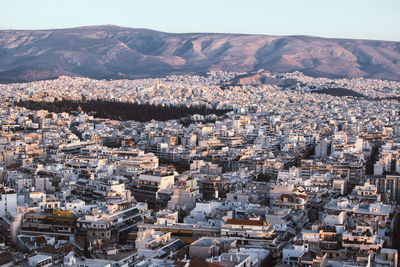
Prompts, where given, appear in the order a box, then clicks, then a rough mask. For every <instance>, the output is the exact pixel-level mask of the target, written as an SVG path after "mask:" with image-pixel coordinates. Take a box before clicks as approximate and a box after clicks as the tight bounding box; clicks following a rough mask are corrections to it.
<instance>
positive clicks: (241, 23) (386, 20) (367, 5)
mask: <svg viewBox="0 0 400 267" xmlns="http://www.w3.org/2000/svg"><path fill="white" fill-rule="evenodd" d="M103 24H115V25H119V26H126V27H133V28H149V29H155V30H161V31H167V32H229V33H259V34H271V35H314V36H322V37H341V38H361V39H379V40H395V41H400V0H275V1H270V0H247V1H244V0H240V1H239V0H212V1H211V0H202V1H192V0H107V1H106V0H0V29H53V28H69V27H78V26H89V25H103Z"/></svg>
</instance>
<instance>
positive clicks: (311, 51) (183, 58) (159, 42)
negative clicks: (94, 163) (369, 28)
mask: <svg viewBox="0 0 400 267" xmlns="http://www.w3.org/2000/svg"><path fill="white" fill-rule="evenodd" d="M258 69H265V70H270V71H273V72H292V71H296V70H297V71H301V72H303V73H304V74H306V75H310V76H314V77H330V78H341V77H348V78H352V77H365V78H376V79H387V80H396V81H400V42H392V41H374V40H353V39H329V38H320V37H312V36H269V35H255V34H225V33H183V34H177V33H165V32H159V31H153V30H148V29H136V28H123V27H118V26H113V25H106V26H91V27H79V28H71V29H56V30H1V31H0V82H3V83H7V82H25V81H33V80H42V79H52V78H56V77H58V76H60V75H72V76H85V77H90V78H96V79H122V78H127V79H135V78H147V77H158V76H165V75H169V74H203V73H206V72H207V71H212V70H224V71H237V72H248V71H254V70H258Z"/></svg>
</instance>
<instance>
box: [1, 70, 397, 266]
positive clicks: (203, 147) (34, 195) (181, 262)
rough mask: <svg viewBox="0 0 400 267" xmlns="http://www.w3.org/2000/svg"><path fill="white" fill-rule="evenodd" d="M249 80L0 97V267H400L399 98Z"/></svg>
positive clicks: (275, 78) (342, 85) (381, 85)
mask: <svg viewBox="0 0 400 267" xmlns="http://www.w3.org/2000/svg"><path fill="white" fill-rule="evenodd" d="M244 74H245V73H234V72H222V71H215V72H209V73H207V74H205V75H204V76H195V75H173V76H167V77H165V78H153V79H137V80H92V79H89V78H82V77H68V76H62V77H59V78H58V79H54V80H45V81H35V82H29V83H13V84H1V85H0V127H1V128H0V130H1V132H0V182H1V183H2V186H1V188H0V192H1V201H0V212H1V214H0V215H1V219H0V228H1V231H0V236H1V240H2V243H0V251H1V254H0V265H1V266H104V267H106V266H107V267H111V266H138V267H140V266H214V267H218V266H226V267H228V266H246V267H249V266H276V267H286V266H332V267H336V266H340V267H345V266H365V267H367V266H368V267H375V266H376V267H378V266H382V267H383V266H385V267H386V266H388V267H389V266H393V267H395V266H398V249H399V247H400V240H399V239H398V238H397V236H398V234H399V230H400V229H399V222H398V219H399V213H398V204H400V120H399V115H400V114H399V111H400V102H399V99H398V96H399V93H400V82H393V81H386V80H376V79H375V80H370V79H363V78H353V79H328V78H312V77H308V76H305V75H304V74H302V73H301V72H293V73H279V74H278V73H271V72H268V71H265V70H259V71H258V72H257V74H259V75H263V77H266V78H265V81H266V82H265V83H264V84H258V85H255V84H253V85H251V84H229V83H228V82H229V81H231V80H232V79H233V78H235V77H238V76H240V75H244ZM27 101H30V103H31V106H32V105H33V104H34V103H36V102H47V103H49V104H48V107H46V104H45V103H44V104H43V103H42V104H41V106H39V107H40V108H35V109H33V108H32V109H28V108H27V107H29V106H23V105H22V104H21V103H26V102H27ZM62 101H74V103H78V104H79V103H82V104H81V105H78V108H76V110H73V111H72V110H68V112H63V110H60V112H58V113H54V112H50V111H48V110H47V109H50V107H53V108H54V103H62ZM88 101H93V103H96V101H97V102H98V101H103V102H104V101H106V102H107V103H114V104H113V107H115V106H118V103H121V105H128V106H127V107H129V104H135V105H136V104H139V106H138V107H139V109H138V110H136V109H135V111H134V113H135V114H136V113H139V114H140V113H141V112H142V111H141V110H140V107H141V106H140V105H144V106H146V105H147V106H146V107H150V106H151V107H157V108H160V109H162V108H165V112H171V109H169V111H168V108H171V107H178V106H179V107H187V108H188V109H187V110H188V113H187V114H185V115H184V117H182V118H177V119H171V120H157V119H144V120H143V121H133V120H128V119H126V118H123V119H120V120H112V119H109V118H107V117H105V116H104V114H103V113H100V111H98V110H97V111H92V112H85V106H84V105H83V103H88ZM32 103H33V104H32ZM192 107H197V108H199V107H201V108H202V110H206V109H207V110H210V111H214V113H218V114H209V113H205V114H203V115H201V114H193V113H190V112H189V110H190V108H192ZM42 108H43V109H42ZM103 109H104V107H103ZM182 110H183V109H182ZM185 110H186V109H185ZM199 110H200V108H199ZM106 111H107V112H106V113H107V114H109V113H113V112H116V110H114V109H113V108H110V109H109V110H106ZM182 112H183V111H182ZM150 113H151V112H150ZM161 113H162V112H161ZM102 114H103V115H102ZM151 114H152V113H151Z"/></svg>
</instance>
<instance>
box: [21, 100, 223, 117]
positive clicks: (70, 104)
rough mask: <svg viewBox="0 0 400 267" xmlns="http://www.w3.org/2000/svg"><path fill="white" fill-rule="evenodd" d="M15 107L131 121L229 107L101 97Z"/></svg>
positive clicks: (28, 102)
mask: <svg viewBox="0 0 400 267" xmlns="http://www.w3.org/2000/svg"><path fill="white" fill-rule="evenodd" d="M16 105H17V106H20V107H25V108H27V109H31V110H41V109H43V110H48V111H50V112H56V113H61V112H68V113H69V112H73V111H84V112H86V113H88V114H91V115H93V116H95V117H98V118H104V119H112V120H134V121H140V122H147V121H151V120H153V119H154V120H157V121H167V120H173V119H179V118H182V117H186V116H189V115H193V114H200V115H210V114H215V115H217V116H221V115H223V114H225V113H226V112H228V111H229V110H220V109H215V108H212V109H210V108H207V107H205V106H192V107H186V106H183V105H180V106H161V105H152V104H137V103H126V102H111V101H105V100H87V101H72V100H62V101H55V102H45V101H32V100H28V101H19V102H16Z"/></svg>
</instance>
